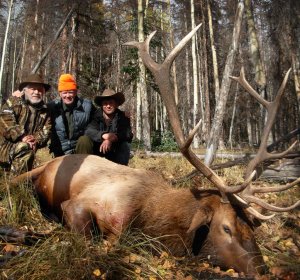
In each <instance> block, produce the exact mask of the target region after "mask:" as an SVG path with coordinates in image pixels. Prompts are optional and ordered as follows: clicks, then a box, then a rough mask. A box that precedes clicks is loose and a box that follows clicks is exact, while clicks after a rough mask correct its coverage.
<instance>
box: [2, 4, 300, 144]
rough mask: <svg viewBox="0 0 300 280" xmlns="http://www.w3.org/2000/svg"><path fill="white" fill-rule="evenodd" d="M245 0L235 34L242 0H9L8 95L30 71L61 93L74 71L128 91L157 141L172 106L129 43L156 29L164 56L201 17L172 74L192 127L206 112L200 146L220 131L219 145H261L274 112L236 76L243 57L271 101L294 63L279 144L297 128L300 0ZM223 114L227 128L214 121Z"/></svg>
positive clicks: (90, 86) (143, 135) (85, 85)
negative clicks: (63, 80)
mask: <svg viewBox="0 0 300 280" xmlns="http://www.w3.org/2000/svg"><path fill="white" fill-rule="evenodd" d="M242 2H244V9H243V18H242V21H241V23H239V24H240V31H239V34H238V35H237V36H238V37H237V38H236V39H233V32H234V26H235V24H236V20H235V19H236V11H237V5H238V3H239V1H231V0H226V1H196V0H195V1H130V0H128V1H119V0H116V1H55V0H54V1H46V0H44V1H43V0H36V1H34V0H29V1H20V0H11V1H1V4H0V5H1V6H0V16H1V18H0V24H1V25H0V30H1V34H2V35H1V37H0V47H1V50H2V56H1V69H0V79H1V80H0V81H1V82H0V87H1V88H0V92H1V99H2V101H4V100H5V99H7V98H8V97H9V96H10V94H11V93H12V92H13V91H14V90H15V89H16V88H17V85H18V83H19V82H20V81H21V80H22V78H24V76H26V75H28V73H30V72H31V71H35V72H38V73H39V74H41V75H42V76H43V77H44V79H45V81H46V82H48V83H50V84H51V85H52V90H51V92H50V93H48V96H47V98H49V99H52V98H55V97H56V95H57V82H58V77H59V76H60V74H61V73H65V72H69V73H72V74H74V75H75V76H76V79H77V80H78V84H79V89H80V94H81V95H82V96H84V97H89V98H91V99H93V98H94V97H95V96H96V95H99V94H101V92H102V91H103V90H104V89H105V88H107V87H109V88H113V89H115V90H117V91H123V92H124V93H125V96H126V100H127V102H126V104H125V105H124V110H128V111H130V112H131V116H132V126H133V130H134V135H135V139H136V141H137V142H138V143H139V145H143V146H144V147H145V149H147V150H151V149H155V148H156V146H157V145H159V144H161V143H162V142H164V141H165V142H166V141H168V140H170V139H169V138H170V130H171V129H170V126H169V123H168V117H167V113H166V110H165V108H164V105H163V103H162V100H161V98H160V95H159V90H158V88H157V86H156V84H155V81H154V80H153V76H152V75H151V73H150V72H149V71H148V70H147V69H145V68H144V66H143V64H142V63H140V61H139V60H138V54H137V50H136V49H133V48H128V47H126V46H125V45H124V43H126V42H129V41H133V40H137V41H143V40H144V39H145V38H147V36H148V35H149V34H150V33H151V32H153V31H157V32H156V34H155V36H154V38H153V39H152V41H151V55H152V57H153V58H154V60H156V61H157V62H159V63H160V62H162V61H163V60H164V59H165V57H166V56H167V55H168V53H169V52H170V51H171V50H172V49H173V48H174V46H176V44H177V43H178V42H179V41H180V40H181V39H182V38H183V37H184V36H185V35H186V34H187V33H188V32H189V31H190V30H192V28H193V27H195V26H196V25H198V24H202V26H201V28H200V29H199V31H198V32H197V33H196V35H195V36H194V38H193V39H192V40H191V42H190V43H189V44H188V45H187V47H186V48H185V49H184V50H183V51H182V53H181V54H180V56H179V57H178V58H177V59H176V61H175V62H174V64H173V66H172V71H171V77H170V79H171V81H172V84H173V87H174V94H175V99H176V103H177V107H178V110H179V114H180V118H181V121H182V127H183V130H184V133H185V134H187V133H188V132H189V131H190V130H191V129H192V128H193V127H194V126H195V124H196V123H197V122H198V121H199V120H200V119H202V124H201V127H200V129H199V133H197V134H196V136H195V139H194V141H193V147H194V148H200V147H203V148H205V147H207V146H208V145H209V143H210V141H212V138H213V137H215V138H218V141H219V142H218V145H221V146H220V147H228V148H234V147H255V146H257V145H258V144H259V141H260V136H261V132H262V130H263V125H264V120H265V115H266V112H265V110H264V109H263V107H262V106H260V105H259V104H258V102H257V101H255V100H254V99H253V98H252V97H251V96H250V95H249V94H246V93H245V91H244V90H243V88H241V87H239V85H238V84H237V83H236V82H233V81H231V80H230V79H228V76H230V75H233V76H238V75H239V72H240V69H241V67H242V66H243V67H244V69H245V76H246V79H247V81H248V82H249V84H250V85H251V86H252V87H254V89H256V90H257V91H258V92H259V93H260V94H261V95H262V96H263V97H264V98H265V99H266V100H269V101H271V100H273V99H274V96H275V95H276V93H277V91H278V89H279V86H280V84H281V82H282V80H283V77H284V75H285V74H286V72H287V71H288V70H289V69H290V68H291V69H292V71H291V73H290V75H289V81H288V84H287V88H286V92H285V94H284V97H283V99H282V102H281V103H282V104H281V106H280V112H279V113H278V115H277V119H276V123H275V125H274V127H273V130H272V133H271V134H270V139H269V142H270V143H272V142H274V141H276V140H278V139H279V138H280V137H282V136H284V135H286V134H288V133H289V132H291V131H293V130H295V129H297V128H298V127H299V94H300V93H299V92H300V90H299V88H300V86H299V79H300V74H299V37H300V28H299V24H300V23H299V13H300V4H299V1H296V0H289V1H283V0H282V1H281V0H278V1H269V0H266V1H250V0H247V1H242ZM234 40H235V42H234ZM233 46H234V47H233ZM226 66H227V67H228V68H226ZM219 100H222V102H221V103H223V105H222V106H223V108H222V109H221V111H222V114H220V113H218V101H219ZM220 115H221V125H222V128H218V129H216V128H215V126H214V124H215V123H216V122H217V121H216V119H218V118H220ZM218 122H220V120H219V121H218ZM216 135H217V136H216Z"/></svg>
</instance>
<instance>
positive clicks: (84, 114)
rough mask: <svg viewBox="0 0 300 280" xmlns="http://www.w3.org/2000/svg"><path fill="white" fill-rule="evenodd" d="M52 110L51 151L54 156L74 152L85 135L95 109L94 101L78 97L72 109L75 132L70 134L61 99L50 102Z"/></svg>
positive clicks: (49, 105)
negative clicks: (80, 138)
mask: <svg viewBox="0 0 300 280" xmlns="http://www.w3.org/2000/svg"><path fill="white" fill-rule="evenodd" d="M48 107H49V110H50V112H51V122H52V131H51V144H50V152H51V153H54V156H55V157H57V156H62V155H65V154H72V153H73V152H74V149H75V147H76V144H77V140H78V138H79V137H80V136H82V135H84V132H85V129H86V127H87V125H88V123H89V122H90V118H91V114H92V111H93V105H92V102H91V101H90V100H88V99H83V98H77V102H76V104H75V106H74V108H73V111H72V121H73V128H74V129H73V133H72V135H69V134H70V133H69V131H68V125H67V120H66V117H65V111H64V109H63V105H62V101H61V100H53V101H51V102H50V103H49V104H48Z"/></svg>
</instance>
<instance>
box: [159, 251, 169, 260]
mask: <svg viewBox="0 0 300 280" xmlns="http://www.w3.org/2000/svg"><path fill="white" fill-rule="evenodd" d="M168 257H169V254H168V253H167V252H165V251H163V252H162V253H161V254H160V256H159V258H160V259H162V258H168Z"/></svg>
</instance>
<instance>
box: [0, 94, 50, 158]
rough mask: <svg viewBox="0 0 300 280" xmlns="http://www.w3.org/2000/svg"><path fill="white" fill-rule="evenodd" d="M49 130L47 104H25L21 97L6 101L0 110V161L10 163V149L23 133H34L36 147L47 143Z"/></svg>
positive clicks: (19, 140)
mask: <svg viewBox="0 0 300 280" xmlns="http://www.w3.org/2000/svg"><path fill="white" fill-rule="evenodd" d="M50 131H51V123H50V117H49V114H48V109H47V106H46V105H45V104H44V103H42V104H40V105H39V106H38V107H34V106H31V105H29V104H26V103H25V102H24V100H23V99H22V98H17V97H14V98H12V99H9V100H8V101H6V103H5V104H4V105H3V107H2V109H1V112H0V161H1V162H4V163H10V161H11V159H10V157H9V155H10V151H11V150H12V149H13V147H14V145H15V144H16V143H18V142H21V139H22V138H23V137H24V136H25V135H34V136H35V138H36V140H37V148H41V147H44V146H46V145H47V142H48V140H49V136H50Z"/></svg>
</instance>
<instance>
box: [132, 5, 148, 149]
mask: <svg viewBox="0 0 300 280" xmlns="http://www.w3.org/2000/svg"><path fill="white" fill-rule="evenodd" d="M138 40H139V42H144V40H145V36H144V9H143V0H138ZM139 118H141V119H139ZM136 123H137V127H136V129H137V132H138V130H139V132H138V137H140V138H138V139H141V136H142V138H143V142H144V146H145V148H146V149H147V150H151V140H150V139H151V138H150V121H149V104H148V94H147V86H146V68H145V65H144V64H143V62H142V60H141V58H139V79H138V82H137V121H136Z"/></svg>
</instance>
